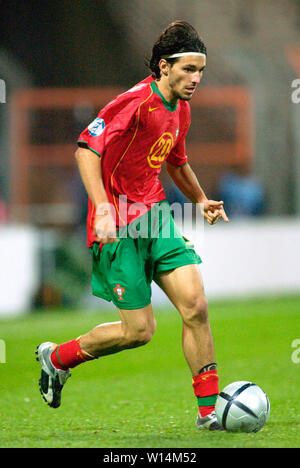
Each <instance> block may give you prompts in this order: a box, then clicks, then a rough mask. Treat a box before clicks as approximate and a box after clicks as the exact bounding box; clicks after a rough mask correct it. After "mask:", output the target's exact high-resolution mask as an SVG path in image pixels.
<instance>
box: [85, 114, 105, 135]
mask: <svg viewBox="0 0 300 468" xmlns="http://www.w3.org/2000/svg"><path fill="white" fill-rule="evenodd" d="M104 129H105V122H104V120H103V119H101V118H100V117H97V118H96V119H95V120H93V122H91V123H90V125H89V126H88V131H89V134H90V135H92V136H99V135H101V133H103V132H104Z"/></svg>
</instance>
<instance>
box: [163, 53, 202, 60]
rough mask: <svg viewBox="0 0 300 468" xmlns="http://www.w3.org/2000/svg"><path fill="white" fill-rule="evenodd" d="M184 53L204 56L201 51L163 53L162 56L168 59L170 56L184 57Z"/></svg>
mask: <svg viewBox="0 0 300 468" xmlns="http://www.w3.org/2000/svg"><path fill="white" fill-rule="evenodd" d="M185 55H198V56H200V57H206V54H203V53H202V52H180V53H178V54H172V55H165V56H164V57H162V58H165V59H170V58H177V57H184V56H185Z"/></svg>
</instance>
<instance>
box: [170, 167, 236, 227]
mask: <svg viewBox="0 0 300 468" xmlns="http://www.w3.org/2000/svg"><path fill="white" fill-rule="evenodd" d="M167 171H168V174H169V175H170V177H171V179H172V180H173V182H174V183H175V185H176V186H177V187H178V188H179V190H180V191H181V192H182V193H183V194H184V195H185V196H186V197H187V198H188V199H189V200H191V201H192V202H193V203H197V204H200V209H201V212H202V214H203V216H204V217H205V218H206V220H207V222H208V223H209V224H215V223H217V222H218V221H219V219H220V218H222V219H223V220H224V221H226V222H227V223H228V222H229V219H228V217H227V215H226V213H225V210H224V207H223V201H215V200H208V198H207V196H206V195H205V193H204V191H203V189H202V187H201V185H200V184H199V181H198V179H197V177H196V174H195V173H194V171H193V170H192V168H191V166H190V165H189V164H188V163H186V164H184V165H182V166H175V165H174V164H171V163H168V162H167Z"/></svg>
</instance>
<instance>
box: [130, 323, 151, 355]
mask: <svg viewBox="0 0 300 468" xmlns="http://www.w3.org/2000/svg"><path fill="white" fill-rule="evenodd" d="M155 329H156V321H155V319H153V320H151V321H150V322H145V323H140V324H138V325H137V326H135V327H132V328H129V329H128V330H127V332H126V336H127V343H128V346H129V347H130V348H137V347H138V346H143V345H145V344H147V343H149V341H151V339H152V336H153V334H154V332H155Z"/></svg>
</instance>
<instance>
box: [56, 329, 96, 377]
mask: <svg viewBox="0 0 300 468" xmlns="http://www.w3.org/2000/svg"><path fill="white" fill-rule="evenodd" d="M79 339H80V337H79V338H76V340H71V341H68V342H67V343H63V344H61V345H59V346H57V348H55V350H54V351H53V352H52V354H51V361H52V364H53V365H54V367H56V368H57V369H63V370H66V369H69V368H73V367H76V366H78V365H79V364H81V363H82V362H86V361H89V360H91V359H94V357H93V356H90V355H86V354H84V353H83V352H82V351H81V348H80V345H79Z"/></svg>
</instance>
